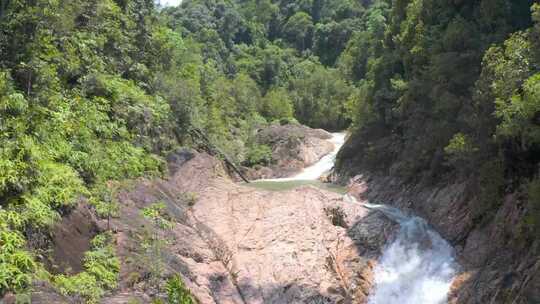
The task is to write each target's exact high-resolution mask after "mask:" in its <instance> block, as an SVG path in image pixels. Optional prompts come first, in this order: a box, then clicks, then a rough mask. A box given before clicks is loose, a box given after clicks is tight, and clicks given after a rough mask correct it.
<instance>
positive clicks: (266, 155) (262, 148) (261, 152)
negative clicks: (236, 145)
mask: <svg viewBox="0 0 540 304" xmlns="http://www.w3.org/2000/svg"><path fill="white" fill-rule="evenodd" d="M271 162H272V149H271V148H270V147H269V146H267V145H259V144H253V145H252V146H251V147H249V149H248V153H247V156H246V160H245V161H244V165H246V166H254V165H268V164H270V163H271Z"/></svg>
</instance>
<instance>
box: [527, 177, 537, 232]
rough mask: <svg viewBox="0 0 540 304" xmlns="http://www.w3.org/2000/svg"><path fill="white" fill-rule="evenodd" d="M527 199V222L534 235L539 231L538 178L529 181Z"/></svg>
mask: <svg viewBox="0 0 540 304" xmlns="http://www.w3.org/2000/svg"><path fill="white" fill-rule="evenodd" d="M527 199H528V205H527V207H528V215H527V224H528V225H529V226H530V227H531V228H532V230H533V235H534V234H537V233H538V232H540V179H538V178H535V179H533V180H532V181H530V182H529V184H528V187H527Z"/></svg>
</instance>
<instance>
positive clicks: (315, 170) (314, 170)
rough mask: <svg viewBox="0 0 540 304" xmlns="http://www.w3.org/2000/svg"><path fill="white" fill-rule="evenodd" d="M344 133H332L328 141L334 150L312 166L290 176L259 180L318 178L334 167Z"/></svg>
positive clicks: (304, 179)
mask: <svg viewBox="0 0 540 304" xmlns="http://www.w3.org/2000/svg"><path fill="white" fill-rule="evenodd" d="M346 135H347V134H346V133H344V132H343V133H332V138H331V139H330V142H331V143H332V144H334V150H333V151H332V152H331V153H329V154H327V155H325V156H323V157H322V158H321V159H320V160H319V161H318V162H316V163H315V164H313V165H312V166H309V167H307V168H304V170H302V172H300V173H299V174H297V175H295V176H292V177H285V178H271V179H261V180H259V181H265V182H287V181H308V180H317V179H319V177H321V176H322V175H323V174H324V173H326V172H328V171H330V170H331V169H332V167H334V163H335V161H336V156H337V154H338V152H339V149H341V147H342V146H343V144H344V143H345V136H346Z"/></svg>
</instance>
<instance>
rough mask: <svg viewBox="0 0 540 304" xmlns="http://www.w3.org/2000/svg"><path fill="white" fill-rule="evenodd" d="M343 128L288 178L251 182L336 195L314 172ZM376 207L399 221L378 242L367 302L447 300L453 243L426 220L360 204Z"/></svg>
mask: <svg viewBox="0 0 540 304" xmlns="http://www.w3.org/2000/svg"><path fill="white" fill-rule="evenodd" d="M345 136H346V134H345V133H333V134H332V139H331V141H332V143H333V144H334V147H335V148H334V151H332V153H330V154H328V155H326V156H324V157H323V158H321V159H320V160H319V161H318V162H317V163H315V164H314V165H312V166H310V167H307V168H305V169H304V170H303V171H302V172H300V173H299V174H297V175H295V176H293V177H288V178H277V179H266V180H258V181H255V182H253V183H252V186H253V187H257V188H262V189H266V190H274V191H279V190H288V189H292V188H296V187H298V186H301V185H313V186H316V187H319V188H323V189H327V190H330V191H334V192H339V193H342V194H345V193H346V189H345V188H344V187H340V186H337V185H333V184H328V183H322V182H320V181H319V177H320V176H322V175H323V174H325V173H327V172H328V171H329V170H331V169H332V167H333V166H334V162H335V159H336V155H337V153H338V152H339V149H340V148H341V146H342V145H343V143H344V141H345ZM364 206H365V207H366V208H368V209H371V210H373V211H377V212H382V213H383V214H384V215H385V216H386V217H388V218H389V219H390V220H392V221H394V222H396V223H397V224H399V230H398V232H397V234H396V235H395V237H394V238H393V239H392V240H389V243H388V244H387V245H386V246H385V247H384V249H383V252H382V256H381V257H380V258H379V261H378V263H377V266H376V267H375V287H374V290H373V291H372V293H371V295H370V296H369V299H368V304H394V303H395V304H443V303H447V297H448V292H449V290H450V287H451V285H452V280H453V278H454V276H455V275H456V273H457V268H458V265H457V263H456V261H455V258H454V251H453V248H452V247H451V246H450V244H448V242H446V241H445V240H444V239H443V238H442V237H441V236H440V235H439V234H438V233H437V232H436V231H434V230H433V229H431V228H430V227H429V225H428V223H427V222H426V221H425V220H424V219H422V218H420V217H417V216H413V215H407V214H405V213H403V212H402V211H401V210H399V209H396V208H393V207H390V206H386V205H375V204H367V203H366V204H364Z"/></svg>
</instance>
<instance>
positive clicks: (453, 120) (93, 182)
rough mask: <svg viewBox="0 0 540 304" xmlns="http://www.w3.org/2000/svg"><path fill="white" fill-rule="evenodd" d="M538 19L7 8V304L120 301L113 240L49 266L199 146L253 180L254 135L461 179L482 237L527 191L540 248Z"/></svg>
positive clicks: (145, 0)
mask: <svg viewBox="0 0 540 304" xmlns="http://www.w3.org/2000/svg"><path fill="white" fill-rule="evenodd" d="M534 2H535V1H533V0H527V1H526V0H523V1H511V0H472V1H463V0H454V1H447V0H392V1H391V0H298V1H286V0H184V1H183V2H182V4H181V5H180V6H178V7H161V6H159V5H157V4H156V3H154V1H153V0H1V1H0V298H1V296H2V295H3V294H5V293H7V292H15V293H20V294H24V293H25V292H27V291H28V290H29V288H30V287H31V284H32V281H33V280H36V279H40V280H48V281H51V282H53V285H54V286H55V287H56V288H58V290H59V291H61V292H62V293H66V294H78V295H81V296H82V297H83V298H85V299H87V300H88V302H89V303H98V301H99V298H100V297H101V296H102V295H103V294H104V293H105V292H106V291H107V290H110V289H114V288H116V287H117V282H116V279H115V278H116V276H117V273H118V268H119V262H118V260H117V258H116V257H115V254H114V250H113V249H112V246H111V244H110V240H109V239H110V238H109V237H108V235H107V234H103V235H100V236H98V237H96V239H95V240H94V241H93V243H92V250H91V251H89V252H88V253H87V254H86V256H85V262H84V268H85V271H83V272H81V273H79V274H77V275H73V276H67V275H57V274H53V273H50V272H49V271H48V270H47V269H46V267H45V266H44V261H43V255H44V254H45V253H43V252H40V251H39V250H38V249H39V248H40V246H41V244H42V243H43V242H44V240H46V239H47V235H48V233H49V229H50V227H51V226H52V225H53V224H54V223H55V222H56V221H57V220H58V219H59V218H61V217H62V216H63V215H65V214H67V213H68V212H69V211H70V210H71V209H72V208H74V206H75V205H76V204H77V203H78V202H80V201H81V199H84V200H87V201H88V203H89V204H91V205H92V206H93V208H95V210H96V212H97V214H98V215H100V216H102V217H107V216H111V215H114V214H115V212H117V210H116V207H115V205H114V203H113V202H112V199H111V193H112V192H113V191H114V190H115V189H114V188H115V185H116V182H121V181H124V180H128V179H134V178H137V177H141V176H146V177H152V176H162V175H163V174H165V173H166V162H165V157H166V155H167V154H168V153H170V152H171V151H174V150H175V149H177V148H178V147H186V146H187V147H192V146H195V145H196V143H195V142H194V141H193V138H192V137H191V136H190V134H191V131H192V130H194V129H196V130H202V131H203V132H204V133H205V134H206V135H207V136H208V137H209V138H210V140H211V141H212V142H213V143H214V144H215V145H216V146H218V147H220V148H221V149H222V150H223V151H225V152H226V153H227V154H228V155H230V156H231V157H233V159H234V162H236V163H238V164H243V165H246V166H252V165H256V164H258V163H261V162H264V161H266V160H267V158H268V155H267V154H268V153H270V152H269V151H268V150H269V149H268V147H266V146H264V145H260V144H258V143H257V142H256V141H255V139H254V134H253V130H256V129H258V128H260V127H261V126H265V125H269V124H298V123H300V124H304V125H307V126H310V127H313V128H323V129H325V130H329V131H340V130H345V129H348V130H349V132H350V134H351V136H350V139H349V141H348V144H347V145H346V146H345V148H344V149H343V150H342V151H341V153H340V155H339V162H338V169H339V172H343V173H347V172H351V171H352V170H353V168H363V169H364V170H369V171H372V172H378V173H380V174H387V175H394V176H399V177H401V178H403V179H405V180H409V181H411V182H421V183H426V184H433V183H439V182H444V181H448V180H456V179H462V180H467V181H468V183H469V184H470V187H471V189H477V193H478V197H479V199H478V207H477V208H476V212H477V214H476V216H477V220H478V221H479V222H481V221H483V220H485V219H486V218H489V217H490V216H492V215H493V212H494V211H495V210H497V208H498V207H499V205H500V204H501V201H502V199H503V197H504V195H505V193H509V192H515V191H522V193H524V195H525V196H526V197H527V200H528V207H527V208H528V212H529V217H528V218H527V220H526V222H525V223H524V224H523V231H524V234H525V235H526V237H533V236H534V235H536V236H538V234H536V233H537V232H538V231H539V230H537V229H539V228H540V176H539V174H540V170H539V161H540V4H537V3H536V4H535V3H534ZM171 285H174V286H180V287H182V284H181V282H178V280H176V281H174V280H173V281H171ZM180 287H178V288H180ZM182 288H183V287H182ZM173 293H174V292H173ZM183 301H184V302H178V303H191V302H189V301H191V300H189V301H188V300H185V299H184V300H183ZM171 303H172V302H171ZM174 303H177V302H174Z"/></svg>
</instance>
